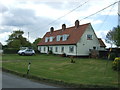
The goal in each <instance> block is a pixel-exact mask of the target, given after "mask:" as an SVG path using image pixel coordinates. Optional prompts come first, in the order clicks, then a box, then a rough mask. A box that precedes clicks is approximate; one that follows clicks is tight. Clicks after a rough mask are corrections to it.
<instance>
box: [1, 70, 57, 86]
mask: <svg viewBox="0 0 120 90" xmlns="http://www.w3.org/2000/svg"><path fill="white" fill-rule="evenodd" d="M2 88H58V87H55V86H51V85H47V84H43V83H38V82H35V81H32V80H29V79H26V78H22V77H19V76H16V75H13V74H10V73H6V72H2Z"/></svg>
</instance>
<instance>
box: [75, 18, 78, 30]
mask: <svg viewBox="0 0 120 90" xmlns="http://www.w3.org/2000/svg"><path fill="white" fill-rule="evenodd" d="M75 27H76V28H78V27H79V20H76V21H75Z"/></svg>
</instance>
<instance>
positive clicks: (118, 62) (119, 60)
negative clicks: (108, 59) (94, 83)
mask: <svg viewBox="0 0 120 90" xmlns="http://www.w3.org/2000/svg"><path fill="white" fill-rule="evenodd" d="M112 68H113V70H116V71H120V57H116V58H115V60H114V61H113V66H112Z"/></svg>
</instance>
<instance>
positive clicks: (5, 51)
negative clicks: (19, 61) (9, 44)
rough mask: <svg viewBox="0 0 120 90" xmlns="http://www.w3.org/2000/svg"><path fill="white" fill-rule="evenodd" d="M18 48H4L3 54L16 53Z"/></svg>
mask: <svg viewBox="0 0 120 90" xmlns="http://www.w3.org/2000/svg"><path fill="white" fill-rule="evenodd" d="M18 50H19V49H18V48H5V49H4V50H3V53H4V54H16V53H17V52H18Z"/></svg>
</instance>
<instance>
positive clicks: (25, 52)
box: [18, 49, 35, 55]
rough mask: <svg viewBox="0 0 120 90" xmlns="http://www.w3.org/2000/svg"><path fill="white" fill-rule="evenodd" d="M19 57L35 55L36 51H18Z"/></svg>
mask: <svg viewBox="0 0 120 90" xmlns="http://www.w3.org/2000/svg"><path fill="white" fill-rule="evenodd" d="M18 54H19V55H34V54H35V51H34V50H33V49H23V50H19V51H18Z"/></svg>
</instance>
